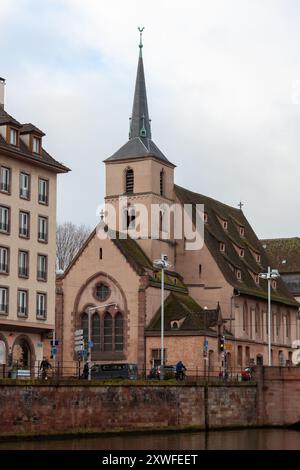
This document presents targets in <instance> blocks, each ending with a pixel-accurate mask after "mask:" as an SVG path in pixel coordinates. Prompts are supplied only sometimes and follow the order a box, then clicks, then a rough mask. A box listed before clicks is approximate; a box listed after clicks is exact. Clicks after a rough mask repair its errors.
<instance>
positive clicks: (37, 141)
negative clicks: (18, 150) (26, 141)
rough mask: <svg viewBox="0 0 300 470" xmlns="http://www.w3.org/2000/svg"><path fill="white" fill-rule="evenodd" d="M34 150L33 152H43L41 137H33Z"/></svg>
mask: <svg viewBox="0 0 300 470" xmlns="http://www.w3.org/2000/svg"><path fill="white" fill-rule="evenodd" d="M32 151H33V153H38V154H40V153H41V139H40V138H39V137H33V138H32Z"/></svg>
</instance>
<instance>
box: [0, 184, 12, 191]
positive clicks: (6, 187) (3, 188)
mask: <svg viewBox="0 0 300 470" xmlns="http://www.w3.org/2000/svg"><path fill="white" fill-rule="evenodd" d="M9 189H10V188H9V183H0V191H4V192H6V193H9Z"/></svg>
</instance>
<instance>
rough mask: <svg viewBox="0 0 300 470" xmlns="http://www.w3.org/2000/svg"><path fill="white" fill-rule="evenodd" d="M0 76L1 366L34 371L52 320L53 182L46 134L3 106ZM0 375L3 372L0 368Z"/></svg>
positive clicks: (58, 168)
mask: <svg viewBox="0 0 300 470" xmlns="http://www.w3.org/2000/svg"><path fill="white" fill-rule="evenodd" d="M4 86H5V80H4V79H0V367H1V364H2V365H6V366H7V369H9V367H11V366H12V365H13V364H15V363H18V366H19V367H20V368H23V369H33V368H34V366H35V365H37V361H39V360H40V359H41V358H42V356H43V341H44V339H45V338H46V337H49V334H50V333H51V332H52V331H53V329H54V324H55V252H56V180H57V174H59V173H66V172H68V171H69V169H68V168H67V167H65V166H64V165H62V164H61V163H59V162H57V161H56V160H54V159H53V158H52V157H51V156H50V155H49V154H48V153H47V152H46V151H45V149H44V148H43V137H44V136H45V134H44V133H43V132H42V131H41V130H40V129H38V128H37V127H36V126H34V125H33V124H21V123H20V122H18V121H17V120H16V119H15V118H13V117H12V116H10V115H9V114H8V113H7V112H6V110H5V109H4ZM0 373H1V370H0Z"/></svg>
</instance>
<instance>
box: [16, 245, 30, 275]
mask: <svg viewBox="0 0 300 470" xmlns="http://www.w3.org/2000/svg"><path fill="white" fill-rule="evenodd" d="M18 261H19V263H18V264H19V276H20V277H28V272H29V262H28V261H29V254H28V251H21V250H20V251H19V260H18Z"/></svg>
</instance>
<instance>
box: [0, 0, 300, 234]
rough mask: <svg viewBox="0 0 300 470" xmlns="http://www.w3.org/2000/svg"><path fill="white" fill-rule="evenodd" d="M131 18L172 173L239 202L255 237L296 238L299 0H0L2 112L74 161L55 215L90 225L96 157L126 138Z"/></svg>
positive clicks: (98, 185)
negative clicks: (30, 126) (40, 134)
mask: <svg viewBox="0 0 300 470" xmlns="http://www.w3.org/2000/svg"><path fill="white" fill-rule="evenodd" d="M139 25H141V26H145V31H144V50H143V54H144V66H145V73H146V85H147V92H148V104H149V112H150V116H151V118H152V134H153V140H154V141H155V143H156V144H157V145H158V146H159V147H160V149H161V150H162V151H163V152H164V153H165V155H166V156H167V158H168V159H169V160H170V161H171V162H173V163H174V164H176V165H177V168H176V170H175V171H176V172H175V180H176V183H177V184H179V185H182V186H185V187H186V188H188V189H191V190H193V191H196V192H199V193H203V194H205V195H208V196H211V197H214V198H217V199H219V200H220V201H223V202H225V203H227V204H230V205H232V206H237V204H238V203H239V201H242V202H243V203H244V207H243V210H244V212H245V215H246V216H247V217H248V219H249V221H250V223H251V224H252V226H253V228H254V230H255V231H256V233H257V234H258V236H259V237H264V238H267V237H288V236H297V235H299V232H300V216H299V208H298V206H299V200H300V197H299V196H300V185H299V180H300V165H299V158H300V154H299V151H300V132H299V130H300V54H299V44H300V2H299V1H298V0H281V1H279V0H257V1H256V0H249V1H247V0H210V1H209V2H208V1H207V0H188V1H186V2H182V1H180V2H179V1H178V0H152V2H141V1H140V0H139V1H138V0H130V1H126V2H125V1H124V0H109V1H108V0H106V1H104V0H43V1H40V0H0V44H1V54H0V76H2V77H5V78H6V79H7V86H6V110H7V111H8V112H9V113H10V114H12V115H13V116H14V117H15V118H16V119H18V120H19V121H21V122H32V123H34V124H35V125H37V126H38V127H39V128H41V129H42V130H44V132H45V133H46V134H47V136H46V137H45V138H44V146H45V148H46V149H47V150H48V151H49V153H50V154H51V155H53V156H54V157H55V158H56V159H57V160H59V161H61V162H63V163H65V164H66V165H67V166H69V167H70V168H71V169H72V172H71V173H69V174H67V175H61V176H59V186H58V187H59V191H58V220H59V222H62V221H64V220H71V221H73V222H75V223H78V224H80V223H84V224H87V225H89V226H90V227H93V226H94V225H96V223H97V217H96V209H97V206H98V205H99V204H100V203H102V202H103V196H104V184H105V181H104V175H105V173H104V164H103V163H102V160H104V159H105V158H107V157H108V156H110V155H111V154H113V153H114V152H115V151H116V150H117V149H118V148H119V147H120V146H121V145H123V144H124V143H125V142H126V141H127V137H128V118H129V116H130V114H131V108H132V98H133V91H134V82H135V75H136V67H137V58H138V47H137V45H138V41H139V36H138V31H137V27H138V26H139Z"/></svg>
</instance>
